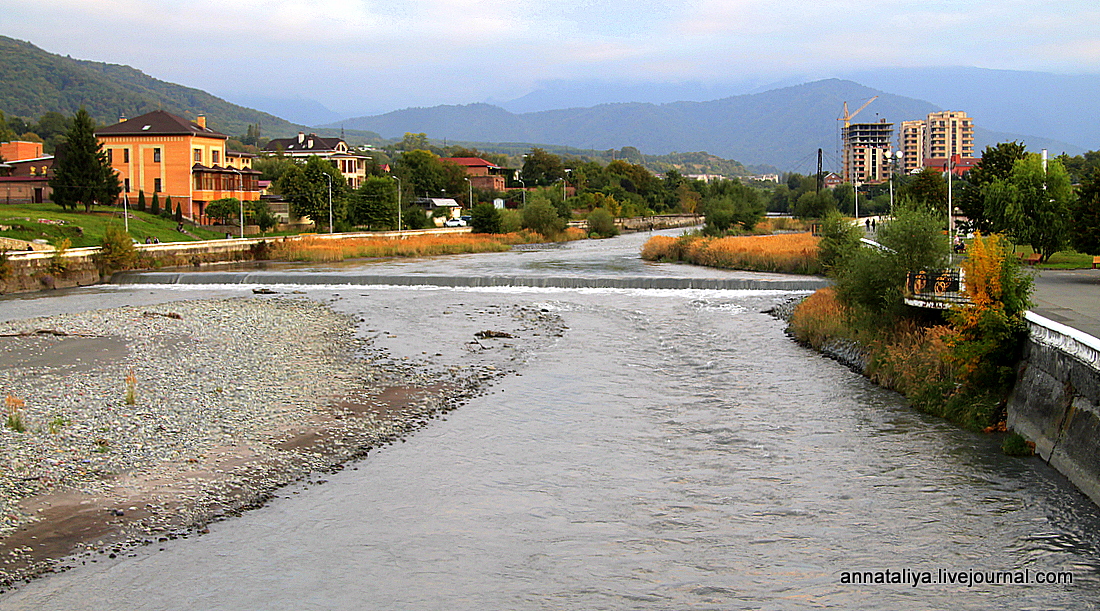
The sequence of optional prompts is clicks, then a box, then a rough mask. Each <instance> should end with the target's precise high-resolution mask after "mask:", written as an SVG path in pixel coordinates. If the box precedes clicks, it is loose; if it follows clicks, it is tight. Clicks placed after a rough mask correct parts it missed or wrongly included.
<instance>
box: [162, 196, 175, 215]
mask: <svg viewBox="0 0 1100 611" xmlns="http://www.w3.org/2000/svg"><path fill="white" fill-rule="evenodd" d="M172 211H173V208H172V196H171V195H169V196H168V197H166V198H164V210H163V211H162V212H161V214H162V215H164V216H165V217H170V216H172Z"/></svg>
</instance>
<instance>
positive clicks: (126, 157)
mask: <svg viewBox="0 0 1100 611" xmlns="http://www.w3.org/2000/svg"><path fill="white" fill-rule="evenodd" d="M122 163H130V149H122Z"/></svg>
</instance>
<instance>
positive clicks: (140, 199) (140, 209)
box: [138, 189, 146, 212]
mask: <svg viewBox="0 0 1100 611" xmlns="http://www.w3.org/2000/svg"><path fill="white" fill-rule="evenodd" d="M145 209H146V205H145V191H143V190H140V189H139V190H138V212H145Z"/></svg>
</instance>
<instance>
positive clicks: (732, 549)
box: [0, 235, 1100, 610]
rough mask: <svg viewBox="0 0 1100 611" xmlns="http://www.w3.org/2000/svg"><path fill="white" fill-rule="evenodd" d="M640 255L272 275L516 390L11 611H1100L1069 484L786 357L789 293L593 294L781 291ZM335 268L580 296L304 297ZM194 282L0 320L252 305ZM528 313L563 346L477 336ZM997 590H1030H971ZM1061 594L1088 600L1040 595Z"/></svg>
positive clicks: (61, 583)
mask: <svg viewBox="0 0 1100 611" xmlns="http://www.w3.org/2000/svg"><path fill="white" fill-rule="evenodd" d="M645 237H646V236H645V235H633V236H624V237H621V238H617V239H615V240H608V241H598V242H583V243H574V244H570V245H568V246H566V247H565V248H563V249H555V250H545V251H535V252H523V253H503V254H492V255H469V256H462V257H455V258H445V259H435V260H432V261H404V262H396V263H362V262H359V263H345V264H340V265H333V266H286V265H278V266H268V267H267V268H266V270H265V271H263V272H262V273H261V276H259V278H261V279H262V281H265V282H267V284H265V286H272V287H274V288H277V289H279V290H287V289H290V288H294V289H296V290H300V291H302V292H303V293H304V294H305V295H307V296H309V297H311V298H315V299H320V300H325V301H327V302H329V303H331V304H332V306H333V307H334V308H336V309H339V310H342V311H348V312H355V313H357V314H359V315H361V316H362V317H363V319H364V322H363V324H362V333H363V334H365V335H368V336H370V337H372V338H374V339H375V340H376V341H377V342H378V343H379V345H381V346H383V347H386V348H388V349H389V350H390V351H391V352H392V353H393V355H394V357H395V358H404V357H409V358H410V359H413V360H417V359H420V360H424V361H425V364H426V366H446V365H448V364H458V365H461V364H466V363H472V362H475V361H479V360H482V361H483V360H486V359H492V358H497V359H498V360H499V359H500V358H501V357H500V355H501V354H505V353H507V355H508V357H507V359H504V360H503V361H501V362H502V363H503V364H506V365H507V367H508V368H509V370H510V371H511V373H510V374H509V375H507V376H505V377H503V378H500V379H498V380H497V381H495V382H494V383H493V385H492V386H491V387H490V388H489V389H488V391H487V392H486V393H485V394H484V395H482V396H479V397H476V398H474V399H472V400H470V401H469V402H468V404H466V405H464V406H462V407H461V408H460V409H458V410H456V411H454V412H451V413H449V414H448V415H447V417H446V418H445V419H437V420H433V421H432V422H431V423H430V424H429V425H428V426H426V427H425V428H424V429H422V430H420V431H419V432H418V433H417V434H415V435H413V436H411V437H409V438H408V439H407V440H406V441H405V442H404V443H399V444H394V445H392V446H387V447H385V448H383V449H380V450H378V451H375V452H372V453H371V454H370V455H369V456H368V457H366V458H365V459H363V460H361V461H358V462H356V463H354V464H353V465H350V466H349V468H347V469H345V470H343V471H341V472H338V473H334V474H319V475H317V476H316V477H314V478H311V481H310V482H308V483H302V484H299V485H294V486H290V487H288V488H285V489H284V490H283V492H282V493H281V494H279V495H278V497H277V498H276V499H274V500H272V501H271V502H269V503H268V504H267V505H266V506H264V507H262V508H260V509H256V510H253V511H249V512H247V513H246V514H244V515H243V516H240V517H237V518H233V519H229V520H226V521H222V522H217V523H215V524H213V525H211V527H210V532H209V534H205V535H203V536H200V537H192V538H188V539H179V540H174V541H169V542H166V543H162V544H159V546H150V547H146V548H141V549H139V550H136V551H135V552H134V553H133V554H132V555H130V556H123V557H119V558H117V559H114V560H106V559H104V560H103V561H101V562H98V563H96V564H94V565H88V566H83V567H78V568H77V569H74V570H71V571H69V572H66V573H62V574H56V575H50V576H47V577H45V578H42V579H38V580H35V581H33V582H32V583H30V584H28V585H25V586H23V587H21V588H20V589H18V590H16V591H14V592H11V593H8V594H5V595H3V596H0V607H2V608H4V609H81V608H88V609H91V608H100V609H216V608H221V609H287V610H291V609H293V610H301V609H577V610H581V609H584V610H589V609H687V608H690V609H723V610H724V609H804V608H805V609H810V608H821V607H832V608H840V609H857V608H858V609H952V610H960V609H992V608H1014V609H1092V608H1098V607H1100V511H1098V509H1097V507H1096V506H1095V505H1093V504H1092V503H1091V502H1090V501H1089V500H1088V499H1087V498H1086V497H1085V496H1084V495H1082V494H1081V493H1079V492H1078V491H1077V490H1076V489H1074V488H1073V486H1072V485H1071V484H1069V483H1068V482H1067V481H1066V480H1065V479H1064V478H1063V477H1062V476H1060V475H1058V474H1057V473H1055V472H1054V471H1053V470H1052V469H1050V468H1048V467H1047V466H1046V465H1045V464H1043V463H1042V462H1041V461H1039V460H1038V459H1019V458H1009V457H1005V456H1003V455H1001V454H1000V452H999V450H998V448H997V446H998V444H999V440H998V439H996V438H994V437H992V436H986V435H980V434H973V433H969V432H966V431H962V430H960V429H958V428H956V427H955V426H953V425H951V424H948V423H946V422H944V421H941V420H938V419H935V418H931V417H927V416H924V415H922V414H919V413H917V412H915V411H913V410H911V409H910V408H909V407H907V405H906V403H905V401H904V400H903V399H902V398H900V397H899V396H898V395H897V394H895V393H893V392H890V391H886V390H883V389H881V388H878V387H877V386H875V385H873V384H871V383H870V382H868V381H867V380H866V379H865V378H863V377H862V376H860V375H857V374H855V373H852V372H851V371H849V370H848V369H846V368H844V367H842V366H841V365H839V364H837V363H835V362H833V361H830V360H828V359H826V358H823V357H821V356H819V355H817V354H815V353H813V352H812V351H810V350H807V349H805V348H803V347H800V346H798V345H796V344H794V343H793V342H792V341H791V340H790V339H788V338H787V337H786V336H785V335H784V333H783V327H784V324H783V323H782V322H780V321H777V320H775V319H774V318H772V317H771V316H769V315H768V314H764V313H762V311H763V310H765V309H767V308H769V307H770V306H771V305H773V304H775V303H777V302H780V301H783V300H785V299H789V298H790V297H791V296H792V295H795V294H797V293H792V292H790V291H785V290H714V289H664V290H660V289H646V288H621V287H619V288H614V287H612V288H608V287H602V288H601V287H600V286H599V285H600V284H601V282H600V281H599V279H600V278H614V277H626V276H629V277H632V278H642V277H649V278H713V279H760V278H762V279H765V280H767V279H770V278H774V277H773V276H769V275H753V274H744V273H732V272H720V271H717V270H702V269H699V268H691V267H685V266H679V265H664V264H660V265H658V264H646V263H643V262H641V261H640V260H638V258H637V254H636V253H637V252H638V248H639V246H640V244H641V241H642V240H644V238H645ZM331 272H340V273H341V274H345V275H353V276H354V275H356V274H358V275H360V276H362V277H366V276H370V277H371V278H375V277H377V276H385V275H390V276H397V275H401V274H404V275H408V274H423V275H428V276H432V277H435V276H449V277H456V278H457V277H475V276H476V277H492V276H509V277H511V276H523V277H542V278H572V279H577V278H581V279H585V282H584V283H585V284H587V286H586V287H585V288H560V287H554V286H515V287H509V286H494V287H486V286H458V287H424V286H393V285H383V284H378V283H377V282H378V281H377V280H370V281H369V282H365V283H364V284H361V285H359V284H357V285H343V286H341V285H335V284H332V283H330V282H329V281H328V280H326V281H325V282H324V283H323V284H320V285H316V283H311V282H309V281H308V280H306V281H303V279H304V278H305V277H306V276H308V275H309V274H312V273H322V274H323V273H331ZM240 273H241V274H246V273H253V272H243V271H242V272H240ZM201 275H202V274H195V275H194V276H191V277H189V279H188V280H186V281H184V282H186V284H172V285H164V284H156V283H162V282H168V281H169V280H167V279H165V278H164V277H163V276H156V275H148V276H144V277H142V276H135V277H131V278H130V279H129V280H128V282H135V283H136V284H126V285H120V286H113V287H95V288H90V289H82V290H77V291H68V292H62V293H58V294H45V295H38V296H35V297H25V298H18V299H8V300H5V301H3V302H0V307H2V308H3V317H4V318H17V317H24V316H37V315H42V314H48V313H53V312H62V311H72V310H78V309H88V308H95V307H112V306H115V305H120V304H123V303H153V302H157V301H165V300H176V299H186V298H192V297H200V296H201V297H209V296H238V295H244V294H251V288H252V287H253V286H254V285H255V284H256V282H259V281H260V280H257V278H258V277H257V276H255V275H253V276H249V277H248V278H247V280H245V279H242V278H241V277H237V278H236V279H234V278H233V277H232V274H228V275H227V274H225V273H221V275H219V276H209V277H210V278H216V280H217V283H216V284H204V283H203V281H202V280H201V279H200V278H199V276H201ZM280 278H287V279H290V281H292V282H293V283H292V284H278V283H279V282H281V280H280ZM175 281H176V280H173V282H175ZM227 282H228V283H227ZM236 282H244V284H233V283H236ZM455 284H463V283H461V282H456V283H455ZM465 284H484V283H480V282H478V283H470V282H467V283H465ZM543 284H546V283H543ZM516 308H526V309H527V310H525V311H533V312H539V313H541V314H544V315H547V316H557V317H560V321H561V323H562V324H563V325H564V326H565V329H564V330H563V332H562V334H561V337H540V338H538V340H537V341H535V342H532V343H530V344H528V348H526V349H524V350H523V351H513V352H506V351H504V349H503V348H501V347H498V346H499V344H492V345H487V346H481V347H474V348H472V347H471V345H470V343H469V338H470V337H471V332H472V330H478V329H481V328H483V327H485V326H486V325H490V324H491V321H492V316H495V315H497V314H498V313H499V312H501V311H515V309H516ZM494 341H496V340H494ZM485 343H486V344H489V342H485ZM425 353H430V356H425ZM437 355H438V356H437ZM161 548H163V549H161ZM852 572H859V573H860V577H861V578H864V577H869V578H871V579H872V580H873V579H875V578H876V577H879V578H884V579H886V580H890V579H897V578H901V579H904V580H908V581H910V582H911V581H912V580H913V579H914V577H915V578H916V580H917V581H920V579H921V576H922V575H923V574H924V573H925V572H927V573H928V575H929V577H930V579H931V580H933V581H934V583H918V584H916V585H913V584H912V583H907V584H896V583H895V584H851V583H846V581H847V580H848V579H847V578H848V577H850V576H851V575H850V573H852ZM990 572H1000V573H1003V574H1005V575H1007V576H1012V577H1013V578H1015V579H1020V578H1021V577H1020V576H1023V577H1024V578H1026V579H1027V580H1029V581H1030V582H1031V583H1028V584H997V585H988V584H970V585H966V584H961V583H958V580H959V579H960V578H974V577H975V576H976V575H981V576H982V578H985V577H986V576H988V575H989V573H990ZM1059 575H1060V576H1061V578H1062V579H1063V580H1065V579H1070V578H1071V579H1072V584H1065V583H1063V584H1055V585H1051V584H1041V583H1036V580H1038V579H1043V578H1046V577H1052V576H1059ZM936 582H938V583H936Z"/></svg>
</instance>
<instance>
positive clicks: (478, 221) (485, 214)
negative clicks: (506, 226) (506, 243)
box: [470, 202, 503, 233]
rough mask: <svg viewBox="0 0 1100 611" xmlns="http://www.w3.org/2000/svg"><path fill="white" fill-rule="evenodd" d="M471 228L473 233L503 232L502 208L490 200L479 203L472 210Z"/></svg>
mask: <svg viewBox="0 0 1100 611" xmlns="http://www.w3.org/2000/svg"><path fill="white" fill-rule="evenodd" d="M470 230H471V231H472V232H473V233H503V219H502V218H501V213H500V210H497V209H496V207H495V206H493V205H492V204H490V203H488V202H482V203H480V204H477V205H476V206H474V209H473V210H472V211H470Z"/></svg>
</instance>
